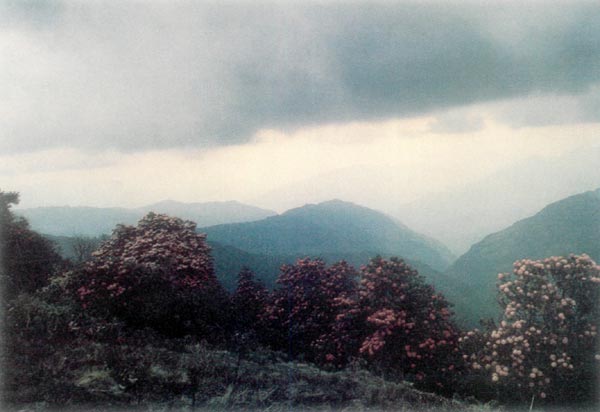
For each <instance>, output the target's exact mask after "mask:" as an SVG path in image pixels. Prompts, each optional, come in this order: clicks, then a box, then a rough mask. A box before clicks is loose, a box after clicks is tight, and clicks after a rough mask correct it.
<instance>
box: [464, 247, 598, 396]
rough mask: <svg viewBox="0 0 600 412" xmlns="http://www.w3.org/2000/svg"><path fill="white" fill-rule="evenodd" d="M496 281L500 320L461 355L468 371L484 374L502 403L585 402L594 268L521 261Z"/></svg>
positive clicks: (591, 364)
mask: <svg viewBox="0 0 600 412" xmlns="http://www.w3.org/2000/svg"><path fill="white" fill-rule="evenodd" d="M498 279H499V285H498V287H499V302H500V305H501V306H502V308H503V309H504V313H503V315H502V319H501V321H500V323H499V325H498V326H497V327H495V328H492V329H491V330H490V331H488V332H487V333H485V334H484V339H483V340H484V344H483V347H482V348H480V349H479V351H478V352H476V353H473V354H471V355H470V356H469V355H467V358H468V359H469V361H470V363H471V368H472V369H474V370H477V371H484V373H485V374H486V375H487V376H488V379H489V380H490V381H491V382H493V383H494V384H495V385H496V387H497V388H498V392H499V396H500V398H501V399H502V400H504V401H521V402H526V401H527V402H528V401H529V400H530V399H531V398H532V396H533V397H535V398H537V399H538V400H544V401H545V402H569V403H572V402H575V401H586V400H587V401H589V400H591V399H593V397H594V396H595V394H597V393H598V391H597V390H598V387H597V379H596V376H595V375H596V370H597V368H598V364H599V363H598V360H600V356H599V355H598V338H597V332H598V327H600V325H599V322H600V316H599V314H600V307H599V306H600V304H599V298H600V267H599V266H598V265H597V264H596V263H595V262H594V261H593V260H592V259H590V258H589V256H587V255H581V256H575V255H570V256H568V257H550V258H548V259H544V260H537V261H534V260H529V259H524V260H520V261H517V262H515V264H514V270H513V274H512V275H509V274H499V275H498ZM471 361H472V362H471Z"/></svg>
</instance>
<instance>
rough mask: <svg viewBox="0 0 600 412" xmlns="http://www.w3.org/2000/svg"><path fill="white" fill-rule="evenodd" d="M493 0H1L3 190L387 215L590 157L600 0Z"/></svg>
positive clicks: (39, 201) (61, 199)
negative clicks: (522, 170) (318, 206)
mask: <svg viewBox="0 0 600 412" xmlns="http://www.w3.org/2000/svg"><path fill="white" fill-rule="evenodd" d="M492 3H493V4H492ZM492 3H487V6H482V5H480V4H479V2H474V1H473V2H467V1H463V2H433V1H424V2H416V1H412V2H411V1H404V2H402V1H399V2H384V1H381V2H372V1H370V2H360V1H354V2H343V1H329V2H327V1H325V2H307V1H304V2H299V3H296V4H293V3H291V2H271V3H269V2H264V3H255V2H213V3H211V2H185V1H177V2H166V1H164V2H163V1H145V2H144V1H136V2H129V1H118V2H117V1H112V2H100V1H41V0H38V1H33V0H29V1H10V0H1V1H0V190H5V191H8V190H11V191H18V192H20V195H21V204H20V207H37V206H52V205H72V206H78V205H86V206H124V207H136V206H141V205H144V204H149V203H153V202H156V201H160V200H163V199H174V200H179V201H185V202H203V201H215V200H238V201H242V202H246V203H250V204H253V205H257V206H261V207H265V208H270V209H274V210H276V211H278V212H281V211H283V210H285V209H287V208H290V207H294V206H300V205H302V204H304V203H307V202H315V201H321V200H328V199H330V198H334V197H337V198H343V199H344V200H349V201H354V202H357V203H360V204H364V205H366V206H370V207H374V208H379V209H384V210H388V211H389V210H394V208H395V205H400V204H405V203H411V202H416V201H418V200H419V199H422V198H424V197H427V196H431V195H433V194H437V193H447V192H452V191H456V190H463V189H464V188H465V187H468V186H469V185H470V184H477V182H480V181H482V180H484V179H486V178H488V177H489V176H494V175H495V174H498V173H502V171H504V170H507V169H510V168H511V167H517V165H522V164H524V162H525V163H527V162H530V161H535V160H536V159H537V160H539V159H544V160H545V161H546V163H548V162H550V164H552V162H553V159H557V164H564V162H562V163H561V162H560V161H559V160H560V159H564V158H565V156H573V153H596V154H598V153H600V152H599V151H598V150H596V149H598V148H599V147H600V5H598V4H594V2H576V1H571V2H566V1H564V2H558V1H557V2H551V1H546V2H541V1H528V2H506V1H505V2H492ZM598 163H600V156H599V158H598ZM593 164H594V162H588V166H586V167H589V168H590V169H589V172H590V173H592V172H594V170H592V169H591V168H594V169H597V168H595V166H593ZM582 167H583V166H582ZM590 173H586V170H584V171H582V173H581V175H582V176H585V175H588V176H589V175H590ZM515 179H519V177H518V175H517V177H515ZM543 180H544V179H543V177H542V178H539V181H538V182H537V183H539V184H537V185H534V188H533V189H531V193H530V196H531V197H535V196H539V195H540V193H541V192H543V190H544V189H543V186H544V185H545V184H546V183H547V182H544V181H543ZM555 184H556V185H559V184H561V185H563V186H564V187H563V186H561V188H562V189H564V190H563V191H562V192H560V191H559V192H560V193H567V192H568V191H569V190H576V189H577V190H580V189H582V188H585V187H584V186H586V185H587V186H591V187H589V188H590V189H591V188H593V187H594V186H595V187H600V181H598V182H594V181H591V182H590V181H587V180H586V181H585V184H583V183H582V185H580V186H577V185H575V186H576V188H575V186H573V182H572V181H565V182H556V183H555ZM535 188H537V189H535ZM570 188H573V189H570ZM509 189H510V186H509ZM536 190H537V191H536ZM557 193H558V192H557Z"/></svg>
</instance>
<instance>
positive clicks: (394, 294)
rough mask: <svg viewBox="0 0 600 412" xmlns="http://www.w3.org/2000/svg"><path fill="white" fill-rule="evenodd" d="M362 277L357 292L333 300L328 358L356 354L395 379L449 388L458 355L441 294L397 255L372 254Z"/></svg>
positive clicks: (338, 359)
mask: <svg viewBox="0 0 600 412" xmlns="http://www.w3.org/2000/svg"><path fill="white" fill-rule="evenodd" d="M361 275H362V276H361V281H360V285H359V287H358V289H357V290H356V291H355V293H352V294H346V295H342V296H340V297H338V298H337V299H336V300H335V305H336V308H337V311H338V315H337V317H336V322H335V323H334V325H333V326H332V329H331V332H330V333H329V334H327V335H326V336H324V337H323V338H322V341H323V342H324V343H323V345H324V346H328V347H329V348H330V350H331V352H332V353H331V359H332V361H335V362H338V363H339V364H340V365H343V364H344V363H346V362H348V361H349V360H350V359H351V358H352V357H357V356H358V357H362V358H363V359H364V360H366V361H367V363H368V364H369V365H371V367H373V368H375V369H379V370H381V371H383V372H385V373H388V374H389V375H391V376H393V377H396V378H404V379H410V380H413V381H415V382H417V383H418V384H419V386H421V387H426V388H431V389H435V390H437V391H447V390H449V389H450V388H449V383H450V381H451V379H450V378H451V376H453V375H455V374H456V372H457V368H456V367H457V362H456V360H457V359H458V356H459V353H458V349H457V339H458V333H457V330H456V328H455V326H454V324H453V323H452V321H451V320H450V316H451V312H450V310H449V307H448V303H447V301H446V300H445V298H444V297H443V296H442V295H440V294H439V293H436V292H435V290H434V289H433V287H432V286H430V285H427V284H425V283H424V281H423V278H422V277H421V276H419V275H418V273H417V272H416V271H415V270H413V269H411V268H410V267H409V266H408V265H407V264H406V263H405V262H404V261H402V260H400V259H396V258H392V259H391V260H384V259H382V258H381V257H376V258H374V259H372V260H371V262H370V263H369V265H367V266H366V267H363V268H362V270H361Z"/></svg>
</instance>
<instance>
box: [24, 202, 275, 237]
mask: <svg viewBox="0 0 600 412" xmlns="http://www.w3.org/2000/svg"><path fill="white" fill-rule="evenodd" d="M148 212H155V213H165V214H168V215H172V216H177V217H180V218H182V219H188V220H192V221H194V222H196V223H197V224H198V226H208V225H218V224H221V223H233V222H246V221H251V220H258V219H263V218H265V217H267V216H272V215H274V214H275V212H273V211H271V210H266V209H261V208H258V207H255V206H249V205H246V204H243V203H240V202H236V201H229V202H205V203H182V202H176V201H173V200H165V201H162V202H158V203H154V204H151V205H147V206H143V207H139V208H134V209H126V208H98V207H71V206H57V207H38V208H32V209H16V210H15V213H16V214H18V215H20V216H23V217H25V218H26V219H27V220H28V221H29V223H30V225H31V227H32V228H33V229H34V230H36V231H38V232H40V233H44V234H49V235H56V236H99V235H104V234H110V233H111V232H112V230H113V229H114V228H115V226H116V225H117V224H119V223H122V224H135V223H137V221H138V220H140V219H141V218H142V217H143V216H144V215H145V214H147V213H148Z"/></svg>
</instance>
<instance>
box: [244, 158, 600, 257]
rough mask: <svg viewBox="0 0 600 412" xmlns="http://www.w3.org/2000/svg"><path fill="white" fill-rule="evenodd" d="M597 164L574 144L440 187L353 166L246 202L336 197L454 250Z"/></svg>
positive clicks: (592, 179) (587, 186)
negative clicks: (553, 153) (552, 154)
mask: <svg viewBox="0 0 600 412" xmlns="http://www.w3.org/2000/svg"><path fill="white" fill-rule="evenodd" d="M515 150H518V149H515ZM495 160H497V159H495ZM598 164H600V147H594V148H576V147H574V148H573V150H572V151H569V152H567V153H565V154H561V155H558V156H555V157H547V156H546V157H544V156H539V157H530V158H526V159H524V160H520V161H517V162H507V163H506V164H505V165H504V166H502V167H500V168H498V170H497V171H496V172H494V173H492V174H480V175H479V177H477V178H475V179H473V178H471V179H460V178H454V180H455V182H453V186H452V188H451V189H444V190H440V189H439V188H436V187H427V186H425V187H422V186H421V185H418V184H417V183H416V180H415V179H416V177H415V176H416V175H415V174H408V173H398V170H397V168H394V167H391V166H389V167H386V166H378V167H377V168H374V167H369V166H356V167H350V168H343V169H338V170H335V171H332V172H329V173H325V174H320V175H318V176H314V177H310V178H306V179H304V180H301V181H298V182H295V183H294V184H293V185H287V186H283V187H279V188H277V189H276V190H273V191H270V192H268V193H265V194H261V195H260V196H257V197H256V198H255V199H253V201H252V203H253V204H259V205H269V206H271V207H284V208H285V209H289V208H292V207H295V206H297V205H298V200H297V199H302V201H303V202H309V203H319V202H322V201H326V200H329V199H331V198H340V199H344V200H347V201H351V202H354V203H357V204H360V205H364V206H367V207H370V208H373V209H376V210H380V211H383V212H385V213H387V214H388V215H390V216H394V217H396V218H398V219H399V220H400V221H401V222H403V223H404V224H405V225H407V226H408V227H410V228H411V229H412V230H415V231H417V232H419V233H423V234H425V235H427V236H431V237H433V238H435V239H438V240H440V241H441V242H443V243H444V244H445V245H446V246H448V248H449V249H450V250H451V251H452V252H453V253H454V254H456V255H461V254H463V253H465V252H466V251H467V250H468V249H469V247H470V246H471V245H473V244H474V243H476V242H478V241H480V240H482V239H483V238H484V237H485V236H487V235H488V234H490V233H493V232H496V231H498V230H502V229H504V228H506V227H507V226H509V225H511V224H513V223H514V222H516V221H517V220H520V219H524V218H527V217H530V216H532V215H533V214H535V213H537V212H538V211H539V210H540V209H542V208H543V207H545V206H546V205H548V204H549V203H552V202H555V201H558V200H560V199H563V198H565V197H567V196H571V195H575V194H577V193H581V192H584V191H587V190H593V189H595V188H596V187H598V185H599V183H600V167H598ZM460 167H461V166H460V165H457V166H456V167H455V168H454V169H450V170H448V171H447V172H446V174H445V175H444V176H437V175H436V172H434V171H429V170H427V171H422V172H421V173H422V174H423V175H427V176H429V174H431V175H432V176H433V177H432V180H433V181H436V179H437V180H443V179H444V178H446V177H447V176H449V175H454V174H456V173H455V172H457V171H456V170H455V169H459V168H460ZM465 167H466V166H465ZM438 173H439V172H438ZM458 175H460V173H458ZM436 176H437V177H436Z"/></svg>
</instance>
